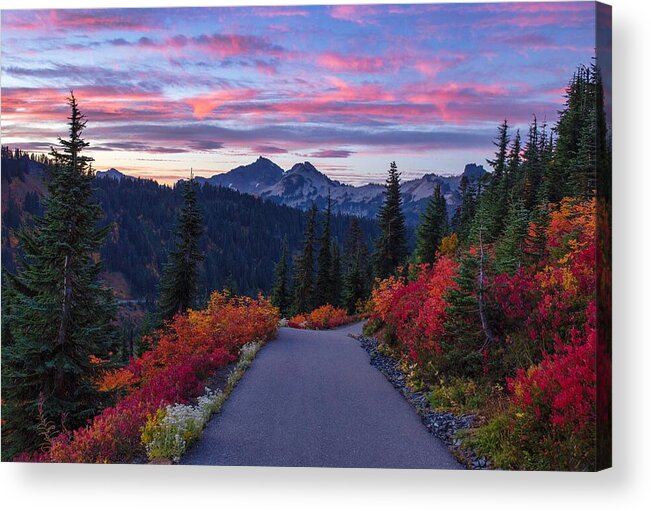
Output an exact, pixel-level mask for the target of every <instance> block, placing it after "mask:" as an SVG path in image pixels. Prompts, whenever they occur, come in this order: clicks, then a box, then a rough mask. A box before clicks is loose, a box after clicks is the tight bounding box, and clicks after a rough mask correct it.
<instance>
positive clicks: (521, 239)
mask: <svg viewBox="0 0 651 511" xmlns="http://www.w3.org/2000/svg"><path fill="white" fill-rule="evenodd" d="M528 229H529V212H528V211H527V209H526V208H525V207H524V201H523V200H522V199H517V200H514V201H513V202H512V203H511V206H510V207H509V212H508V215H507V218H506V226H505V229H504V235H503V236H502V237H501V238H500V240H499V241H498V243H497V245H496V248H495V271H496V272H497V273H508V274H509V275H511V274H513V273H514V272H515V271H516V270H517V269H518V268H520V266H521V265H522V261H523V259H524V253H525V250H524V243H525V240H526V238H527V233H528Z"/></svg>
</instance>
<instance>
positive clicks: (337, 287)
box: [330, 241, 342, 307]
mask: <svg viewBox="0 0 651 511" xmlns="http://www.w3.org/2000/svg"><path fill="white" fill-rule="evenodd" d="M330 281H331V283H332V302H331V305H333V306H335V307H339V306H340V305H341V292H342V291H341V287H342V277H341V254H340V253H339V243H337V242H336V241H335V243H333V244H332V276H331V277H330Z"/></svg>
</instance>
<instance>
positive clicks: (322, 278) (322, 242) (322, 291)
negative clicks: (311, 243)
mask: <svg viewBox="0 0 651 511" xmlns="http://www.w3.org/2000/svg"><path fill="white" fill-rule="evenodd" d="M331 218H332V199H331V197H330V192H328V202H327V205H326V210H325V217H324V219H323V228H322V230H321V237H320V239H319V254H318V256H317V274H316V288H315V292H314V306H315V307H320V306H321V305H325V304H327V303H329V304H330V305H334V304H333V301H334V300H335V296H334V282H333V280H332V269H333V267H332V243H331V239H330V238H331V232H330V221H331Z"/></svg>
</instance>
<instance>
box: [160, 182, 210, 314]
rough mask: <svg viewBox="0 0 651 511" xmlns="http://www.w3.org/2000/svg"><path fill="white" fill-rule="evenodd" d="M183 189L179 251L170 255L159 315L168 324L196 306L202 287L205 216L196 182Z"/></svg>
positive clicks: (183, 184)
mask: <svg viewBox="0 0 651 511" xmlns="http://www.w3.org/2000/svg"><path fill="white" fill-rule="evenodd" d="M180 186H182V193H183V206H182V207H181V210H180V211H179V215H178V219H177V225H176V239H177V241H176V247H175V248H174V249H173V250H172V252H171V253H170V255H169V261H168V263H167V265H166V266H165V268H164V270H163V277H162V279H161V282H160V299H159V304H158V306H159V311H160V316H161V319H163V320H168V319H171V318H172V317H174V315H175V314H179V313H184V312H185V311H186V310H187V309H188V308H190V307H192V306H193V305H194V303H195V300H196V297H197V291H198V285H199V269H200V264H201V261H202V260H203V254H202V252H201V248H200V246H199V242H200V241H201V236H202V234H203V216H202V214H201V210H200V208H199V205H198V203H197V187H198V185H197V182H196V181H195V180H194V178H192V177H191V178H190V179H189V180H187V181H184V182H183V183H182V184H181V185H180Z"/></svg>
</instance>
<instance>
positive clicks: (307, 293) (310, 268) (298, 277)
mask: <svg viewBox="0 0 651 511" xmlns="http://www.w3.org/2000/svg"><path fill="white" fill-rule="evenodd" d="M315 229H316V206H315V205H314V204H313V205H312V208H311V209H310V211H309V213H308V217H307V226H306V227H305V236H304V239H303V251H302V252H301V254H300V255H299V256H298V258H297V259H296V262H295V263H294V285H293V288H294V300H293V303H292V314H301V313H303V312H307V311H309V310H311V309H312V307H313V306H314V236H315Z"/></svg>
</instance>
